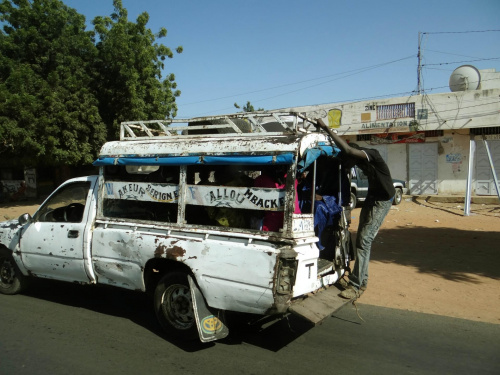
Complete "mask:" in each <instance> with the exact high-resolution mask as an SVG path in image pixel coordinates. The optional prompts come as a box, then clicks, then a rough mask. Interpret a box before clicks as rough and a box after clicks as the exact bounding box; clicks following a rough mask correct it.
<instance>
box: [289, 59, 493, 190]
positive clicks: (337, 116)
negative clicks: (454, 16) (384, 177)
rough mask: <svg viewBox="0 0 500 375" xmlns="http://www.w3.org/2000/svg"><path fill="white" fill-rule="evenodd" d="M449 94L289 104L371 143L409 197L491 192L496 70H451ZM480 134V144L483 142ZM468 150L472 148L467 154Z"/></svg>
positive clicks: (355, 139) (365, 143)
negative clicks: (346, 101)
mask: <svg viewBox="0 0 500 375" xmlns="http://www.w3.org/2000/svg"><path fill="white" fill-rule="evenodd" d="M450 89H451V92H449V93H444V94H432V95H428V94H423V95H415V96H409V97H399V98H391V99H383V100H373V101H360V102H351V103H332V104H325V105H318V106H306V107H296V108H289V109H288V110H293V111H299V112H306V113H307V115H308V117H315V118H317V117H322V118H324V120H325V122H326V121H327V120H328V124H329V126H330V127H332V128H335V129H336V130H337V131H338V133H339V134H340V135H342V136H344V137H345V138H346V139H347V140H349V141H352V142H356V143H358V144H359V145H360V146H364V147H371V148H376V149H378V150H379V152H380V153H381V155H382V156H383V157H384V158H385V159H386V161H387V163H388V165H389V167H390V169H391V173H392V176H393V178H397V179H402V180H405V181H407V186H408V187H409V191H410V194H413V195H422V194H425V195H427V194H428V195H432V194H441V195H462V196H463V195H464V194H465V193H466V188H467V177H468V171H469V158H470V157H471V152H470V150H471V147H472V150H473V156H474V154H475V157H474V160H473V163H472V165H471V166H472V167H473V168H472V173H471V177H472V185H471V189H472V190H471V193H472V195H496V194H497V192H496V189H495V181H494V175H493V173H492V170H491V168H490V162H489V158H488V155H487V152H486V147H485V144H487V146H488V148H489V150H490V154H491V157H492V161H493V165H494V167H495V170H496V175H497V177H499V178H500V72H496V71H495V69H487V70H480V71H478V70H477V69H476V68H474V67H472V66H469V65H467V66H462V67H459V68H457V69H456V70H455V71H454V72H453V74H452V76H451V77H450ZM484 140H486V143H485V142H484ZM474 149H476V152H475V153H474Z"/></svg>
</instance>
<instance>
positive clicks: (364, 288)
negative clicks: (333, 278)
mask: <svg viewBox="0 0 500 375" xmlns="http://www.w3.org/2000/svg"><path fill="white" fill-rule="evenodd" d="M366 288H368V287H367V286H366V285H361V287H360V288H359V290H361V291H362V292H364V291H365V290H366Z"/></svg>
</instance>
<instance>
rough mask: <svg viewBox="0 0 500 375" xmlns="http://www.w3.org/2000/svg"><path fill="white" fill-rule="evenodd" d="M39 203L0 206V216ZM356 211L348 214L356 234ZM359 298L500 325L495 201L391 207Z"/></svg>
mask: <svg viewBox="0 0 500 375" xmlns="http://www.w3.org/2000/svg"><path fill="white" fill-rule="evenodd" d="M38 204H39V202H18V203H14V204H2V205H0V221H1V220H7V219H13V218H17V217H19V215H21V214H23V213H30V214H33V213H34V212H35V210H36V208H37V207H38ZM360 210H361V209H360V208H356V209H355V210H354V211H353V214H352V216H353V218H352V225H351V230H352V232H353V235H355V234H356V229H357V225H358V219H359V213H360ZM359 302H360V303H366V304H371V305H377V306H384V307H391V308H397V309H405V310H410V311H416V312H424V313H430V314H437V315H445V316H450V317H457V318H463V319H470V320H476V321H482V322H489V323H496V324H500V205H498V204H495V205H486V204H472V205H471V215H470V216H464V215H463V204H459V203H439V202H426V201H425V200H416V201H412V200H410V199H405V200H403V202H402V203H401V204H400V205H399V206H393V207H392V209H391V211H390V212H389V214H388V215H387V218H386V220H385V222H384V224H383V226H382V228H381V230H380V232H379V235H378V236H377V238H376V239H375V243H374V244H373V247H372V259H371V262H370V278H369V283H368V290H367V291H366V292H365V293H364V294H363V295H362V296H361V298H360V299H359Z"/></svg>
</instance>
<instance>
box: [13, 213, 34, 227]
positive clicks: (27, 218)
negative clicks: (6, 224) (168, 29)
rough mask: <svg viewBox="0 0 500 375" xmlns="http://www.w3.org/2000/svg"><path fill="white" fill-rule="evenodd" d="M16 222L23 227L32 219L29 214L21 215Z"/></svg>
mask: <svg viewBox="0 0 500 375" xmlns="http://www.w3.org/2000/svg"><path fill="white" fill-rule="evenodd" d="M17 220H18V221H19V225H24V224H26V223H29V222H31V220H32V217H31V215H30V214H22V215H21V216H19V219H17Z"/></svg>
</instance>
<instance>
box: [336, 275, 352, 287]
mask: <svg viewBox="0 0 500 375" xmlns="http://www.w3.org/2000/svg"><path fill="white" fill-rule="evenodd" d="M337 284H339V286H340V287H341V288H342V289H348V288H349V281H347V280H346V279H344V278H343V277H341V278H340V279H339V281H337Z"/></svg>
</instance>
